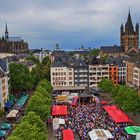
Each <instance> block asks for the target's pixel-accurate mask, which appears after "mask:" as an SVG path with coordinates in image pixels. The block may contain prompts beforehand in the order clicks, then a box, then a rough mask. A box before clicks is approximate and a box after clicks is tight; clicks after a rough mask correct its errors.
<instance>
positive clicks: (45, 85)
mask: <svg viewBox="0 0 140 140" xmlns="http://www.w3.org/2000/svg"><path fill="white" fill-rule="evenodd" d="M39 86H42V87H43V88H45V90H46V91H48V92H49V93H51V92H52V89H53V87H52V86H51V83H50V82H49V81H47V80H46V79H43V80H42V81H40V83H39V84H38V86H37V88H38V87H39Z"/></svg>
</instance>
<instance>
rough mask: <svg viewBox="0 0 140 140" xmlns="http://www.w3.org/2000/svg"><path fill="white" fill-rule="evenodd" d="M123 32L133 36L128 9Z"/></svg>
mask: <svg viewBox="0 0 140 140" xmlns="http://www.w3.org/2000/svg"><path fill="white" fill-rule="evenodd" d="M125 30H126V32H127V33H128V34H129V35H133V34H134V27H133V24H132V20H131V15H130V9H129V12H128V18H127V22H126V24H125Z"/></svg>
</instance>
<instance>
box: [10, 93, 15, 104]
mask: <svg viewBox="0 0 140 140" xmlns="http://www.w3.org/2000/svg"><path fill="white" fill-rule="evenodd" d="M14 101H15V96H13V95H10V96H9V102H10V103H11V104H12V105H13V104H14Z"/></svg>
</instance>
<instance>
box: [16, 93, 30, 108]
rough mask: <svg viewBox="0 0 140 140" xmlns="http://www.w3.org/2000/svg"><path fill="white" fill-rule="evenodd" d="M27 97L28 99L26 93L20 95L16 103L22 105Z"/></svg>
mask: <svg viewBox="0 0 140 140" xmlns="http://www.w3.org/2000/svg"><path fill="white" fill-rule="evenodd" d="M27 99H28V96H27V95H24V96H22V97H21V98H20V99H19V100H18V102H17V105H19V106H23V105H24V104H25V102H26V101H27Z"/></svg>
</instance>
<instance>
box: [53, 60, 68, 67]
mask: <svg viewBox="0 0 140 140" xmlns="http://www.w3.org/2000/svg"><path fill="white" fill-rule="evenodd" d="M51 67H67V66H66V65H65V64H64V63H63V62H61V61H59V60H58V61H56V62H54V63H53V64H52V65H51Z"/></svg>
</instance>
